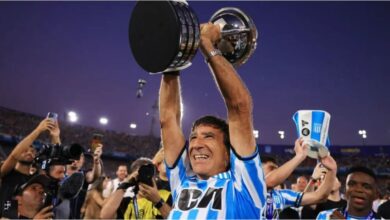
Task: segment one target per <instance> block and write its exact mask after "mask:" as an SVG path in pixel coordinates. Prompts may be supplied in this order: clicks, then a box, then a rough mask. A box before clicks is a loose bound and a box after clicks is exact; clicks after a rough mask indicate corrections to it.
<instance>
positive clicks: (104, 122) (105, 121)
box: [99, 117, 108, 125]
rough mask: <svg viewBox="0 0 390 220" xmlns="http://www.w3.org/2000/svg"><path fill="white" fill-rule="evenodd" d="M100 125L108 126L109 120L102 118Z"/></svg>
mask: <svg viewBox="0 0 390 220" xmlns="http://www.w3.org/2000/svg"><path fill="white" fill-rule="evenodd" d="M99 123H100V124H102V125H106V124H108V119H107V118H106V117H101V118H100V119H99Z"/></svg>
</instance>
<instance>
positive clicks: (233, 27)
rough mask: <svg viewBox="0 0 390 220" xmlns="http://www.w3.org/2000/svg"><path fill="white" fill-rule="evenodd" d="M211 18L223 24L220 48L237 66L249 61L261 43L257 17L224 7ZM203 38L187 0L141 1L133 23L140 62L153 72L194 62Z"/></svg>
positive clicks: (132, 37)
mask: <svg viewBox="0 0 390 220" xmlns="http://www.w3.org/2000/svg"><path fill="white" fill-rule="evenodd" d="M210 21H211V22H212V23H214V24H218V25H219V26H220V27H221V34H222V40H221V41H220V42H219V43H218V45H216V47H217V48H218V49H219V50H220V51H221V52H222V55H223V56H224V57H225V58H226V59H227V60H228V61H229V62H231V63H232V64H233V65H234V66H239V65H241V64H243V63H245V62H246V61H247V60H248V58H249V57H250V56H251V55H252V54H253V52H254V50H255V49H256V44H257V37H258V33H257V29H256V26H255V24H254V22H253V20H252V19H251V18H250V17H249V16H248V15H247V14H245V13H244V12H243V11H241V10H240V9H238V8H231V7H228V8H222V9H220V10H218V11H217V12H215V13H214V15H213V16H212V17H211V19H210ZM199 41H200V27H199V22H198V18H197V16H196V14H195V13H194V11H193V10H192V9H191V7H190V6H189V5H188V3H187V2H186V1H180V0H177V1H139V2H137V4H136V5H135V7H134V9H133V12H132V14H131V18H130V24H129V42H130V47H131V50H132V53H133V56H134V58H135V60H136V62H137V63H138V64H139V65H140V66H141V67H142V68H143V69H144V70H146V71H147V72H149V73H152V74H154V73H161V72H169V71H178V70H183V69H185V68H187V67H189V66H190V65H191V60H192V58H193V57H194V56H195V54H196V52H197V50H198V46H199Z"/></svg>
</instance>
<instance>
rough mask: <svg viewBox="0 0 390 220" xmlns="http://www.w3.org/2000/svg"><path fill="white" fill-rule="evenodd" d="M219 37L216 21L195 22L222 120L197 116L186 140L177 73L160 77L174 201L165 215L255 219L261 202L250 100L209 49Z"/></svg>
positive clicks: (217, 54) (261, 183)
mask: <svg viewBox="0 0 390 220" xmlns="http://www.w3.org/2000/svg"><path fill="white" fill-rule="evenodd" d="M220 38H221V32H220V27H219V26H218V25H214V24H212V23H208V24H204V25H202V26H201V37H200V48H201V50H202V53H203V55H204V57H205V59H206V61H207V62H208V64H209V66H210V68H211V71H212V73H213V76H214V78H215V80H216V83H217V85H218V87H219V89H220V91H221V93H222V96H223V98H224V101H225V103H226V108H227V110H228V120H227V122H228V123H227V124H226V122H225V121H224V120H222V119H219V118H216V117H214V116H205V117H202V118H200V119H198V120H197V121H195V123H194V125H193V127H192V129H191V130H192V131H191V134H190V137H189V142H188V144H187V142H186V141H185V137H184V134H183V132H182V129H181V127H180V124H181V122H180V120H181V115H180V100H181V97H180V85H179V75H178V72H175V73H165V74H163V77H162V81H161V87H160V122H161V129H162V141H163V146H164V150H165V161H166V163H167V165H168V168H167V174H168V177H169V180H170V185H171V190H172V191H173V198H174V204H175V205H174V209H173V210H172V211H171V213H170V218H174V219H176V218H183V219H188V218H190V219H194V218H200V219H216V218H218V219H221V218H222V219H237V218H238V219H242V218H252V219H259V218H260V212H261V208H262V207H263V205H264V202H265V193H266V187H265V182H264V174H263V170H262V167H261V163H260V158H259V156H258V149H257V146H256V142H255V138H254V136H253V132H252V131H253V121H252V99H251V96H250V93H249V91H248V90H247V88H246V87H245V84H244V83H243V82H242V81H241V79H240V77H239V76H238V74H237V73H236V71H235V70H234V68H233V66H232V65H231V64H230V63H229V62H228V61H227V60H226V59H225V58H224V57H223V56H221V53H220V52H219V51H218V50H217V49H216V48H215V45H216V44H217V42H218V41H219V40H220ZM191 168H192V169H191ZM186 171H189V172H186Z"/></svg>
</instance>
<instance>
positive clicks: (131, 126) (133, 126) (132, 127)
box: [129, 123, 137, 129]
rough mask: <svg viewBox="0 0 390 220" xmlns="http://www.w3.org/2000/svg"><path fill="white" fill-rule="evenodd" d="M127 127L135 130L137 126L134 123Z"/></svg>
mask: <svg viewBox="0 0 390 220" xmlns="http://www.w3.org/2000/svg"><path fill="white" fill-rule="evenodd" d="M129 127H130V128H131V129H136V128H137V124H136V123H131V124H130V126H129Z"/></svg>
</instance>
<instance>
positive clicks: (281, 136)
mask: <svg viewBox="0 0 390 220" xmlns="http://www.w3.org/2000/svg"><path fill="white" fill-rule="evenodd" d="M278 134H279V137H280V139H284V131H278Z"/></svg>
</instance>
